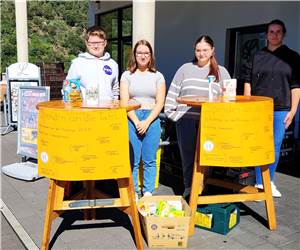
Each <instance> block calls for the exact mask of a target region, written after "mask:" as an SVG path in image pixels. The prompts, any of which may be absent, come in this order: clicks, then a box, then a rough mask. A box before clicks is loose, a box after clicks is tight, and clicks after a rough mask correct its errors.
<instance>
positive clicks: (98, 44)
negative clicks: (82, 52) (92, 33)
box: [87, 40, 105, 46]
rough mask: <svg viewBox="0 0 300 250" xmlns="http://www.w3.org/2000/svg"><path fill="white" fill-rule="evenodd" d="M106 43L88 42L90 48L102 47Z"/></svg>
mask: <svg viewBox="0 0 300 250" xmlns="http://www.w3.org/2000/svg"><path fill="white" fill-rule="evenodd" d="M104 43H105V40H103V41H99V42H87V44H88V45H89V46H95V45H97V46H100V45H104Z"/></svg>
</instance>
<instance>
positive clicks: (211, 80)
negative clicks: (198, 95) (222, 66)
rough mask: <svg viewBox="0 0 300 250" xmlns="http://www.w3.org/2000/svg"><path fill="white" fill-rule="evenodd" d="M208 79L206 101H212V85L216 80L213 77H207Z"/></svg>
mask: <svg viewBox="0 0 300 250" xmlns="http://www.w3.org/2000/svg"><path fill="white" fill-rule="evenodd" d="M207 79H208V99H209V100H210V101H211V100H213V98H214V96H213V87H212V83H213V82H214V81H215V80H216V77H215V76H214V75H209V76H207Z"/></svg>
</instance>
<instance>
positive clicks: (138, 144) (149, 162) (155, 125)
mask: <svg viewBox="0 0 300 250" xmlns="http://www.w3.org/2000/svg"><path fill="white" fill-rule="evenodd" d="M150 113H151V110H146V109H139V110H135V114H136V116H137V117H138V119H139V120H140V121H143V120H145V119H146V118H147V117H148V116H149V114H150ZM128 128H129V140H130V163H131V168H132V177H133V184H134V190H135V192H137V193H138V192H139V186H138V169H139V166H140V160H141V157H142V161H143V169H144V179H143V188H142V192H143V193H145V192H150V193H152V192H153V191H154V188H155V178H156V152H157V149H158V146H159V142H160V134H161V127H160V119H159V118H157V119H155V120H154V121H153V122H152V123H151V124H150V126H149V127H148V130H147V131H146V133H145V134H144V135H139V134H138V132H137V130H136V128H135V126H134V124H133V122H132V121H131V120H128Z"/></svg>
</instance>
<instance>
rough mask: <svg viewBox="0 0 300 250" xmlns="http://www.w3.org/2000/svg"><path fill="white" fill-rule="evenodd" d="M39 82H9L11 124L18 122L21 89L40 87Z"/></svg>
mask: <svg viewBox="0 0 300 250" xmlns="http://www.w3.org/2000/svg"><path fill="white" fill-rule="evenodd" d="M38 85H39V81H38V80H9V81H8V91H7V95H8V98H7V99H8V111H9V117H10V118H9V119H10V121H9V123H10V124H12V123H15V124H16V123H17V122H18V99H19V97H18V96H19V88H20V87H21V86H31V87H33V86H38Z"/></svg>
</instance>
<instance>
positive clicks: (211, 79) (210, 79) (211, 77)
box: [207, 75, 216, 82]
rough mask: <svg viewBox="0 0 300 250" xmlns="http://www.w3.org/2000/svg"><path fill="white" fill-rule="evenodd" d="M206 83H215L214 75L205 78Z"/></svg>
mask: <svg viewBox="0 0 300 250" xmlns="http://www.w3.org/2000/svg"><path fill="white" fill-rule="evenodd" d="M207 79H208V82H214V81H216V77H215V76H214V75H209V76H207Z"/></svg>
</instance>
